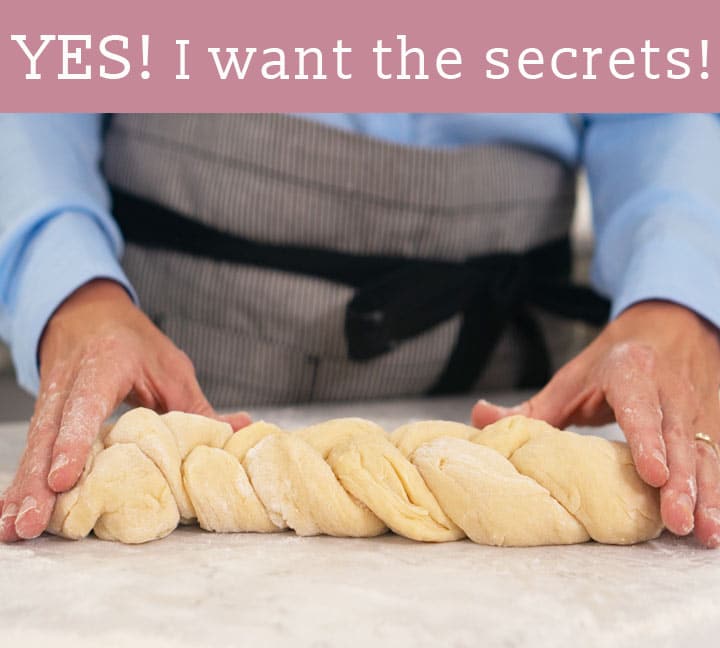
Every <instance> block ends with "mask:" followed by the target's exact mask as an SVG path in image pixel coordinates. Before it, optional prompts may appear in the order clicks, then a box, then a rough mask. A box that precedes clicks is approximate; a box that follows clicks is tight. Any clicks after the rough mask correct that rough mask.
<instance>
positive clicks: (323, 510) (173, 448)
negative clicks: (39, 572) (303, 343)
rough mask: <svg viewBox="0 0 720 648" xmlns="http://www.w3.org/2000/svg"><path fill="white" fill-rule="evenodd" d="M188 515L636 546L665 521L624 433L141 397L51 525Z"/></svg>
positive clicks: (271, 524)
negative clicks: (236, 415) (238, 420)
mask: <svg viewBox="0 0 720 648" xmlns="http://www.w3.org/2000/svg"><path fill="white" fill-rule="evenodd" d="M195 520H197V522H198V523H199V525H200V526H201V527H202V528H203V529H206V530H208V531H217V532H225V533H228V532H260V533H271V532H275V531H282V530H284V529H288V528H289V529H292V530H294V531H295V532H296V533H297V534H299V535H317V534H328V535H333V536H351V537H371V536H376V535H379V534H382V533H385V532H386V531H387V530H388V529H390V530H392V531H394V532H395V533H397V534H399V535H403V536H405V537H407V538H412V539H413V540H419V541H425V542H446V541H450V540H458V539H460V538H464V537H466V536H467V537H469V538H470V539H471V540H473V541H475V542H478V543H481V544H490V545H500V546H532V545H545V544H570V543H576V542H585V541H587V540H589V539H591V538H592V539H593V540H596V541H598V542H604V543H612V544H631V543H635V542H642V541H645V540H649V539H651V538H655V537H657V536H658V535H659V534H660V532H661V531H662V523H661V520H660V511H659V499H658V492H657V490H656V489H654V488H651V487H649V486H647V485H646V484H645V483H643V482H642V481H641V480H640V478H639V477H638V475H637V473H636V472H635V468H634V467H633V463H632V458H631V456H630V451H629V449H628V447H627V445H626V444H624V443H619V442H613V441H607V440H605V439H601V438H598V437H591V436H581V435H578V434H574V433H572V432H566V431H561V430H557V429H555V428H553V427H551V426H550V425H547V424H546V423H543V422H542V421H536V420H532V419H528V418H525V417H522V416H514V417H511V418H507V419H503V420H501V421H499V422H497V423H495V424H493V425H490V426H488V427H486V428H484V429H483V430H477V429H475V428H472V427H469V426H466V425H462V424H459V423H451V422H448V421H424V422H420V423H412V424H410V425H405V426H403V427H401V428H399V429H398V430H395V432H393V433H392V434H391V435H389V436H388V435H387V434H386V433H385V432H384V431H383V430H382V428H380V427H378V426H377V425H375V424H374V423H371V422H370V421H366V420H363V419H358V418H351V419H337V420H333V421H327V422H325V423H321V424H319V425H314V426H312V427H308V428H305V429H303V430H300V431H298V432H293V433H288V432H284V431H282V430H280V429H279V428H277V427H275V426H274V425H270V424H268V423H264V422H260V423H254V424H252V425H250V426H249V427H246V428H243V429H241V430H239V431H237V432H235V433H233V431H232V429H231V428H230V426H229V425H228V424H226V423H221V422H218V421H214V420H211V419H207V418H204V417H201V416H197V415H193V414H183V413H180V412H171V413H169V414H165V415H162V416H160V415H158V414H156V413H155V412H152V411H150V410H147V409H143V408H138V409H135V410H131V411H130V412H128V413H126V414H125V415H124V416H122V417H121V418H120V419H119V420H118V422H117V423H116V424H115V426H114V427H112V428H110V429H108V430H105V432H104V433H103V434H102V435H101V437H100V438H99V439H98V440H97V441H96V442H95V444H94V446H93V448H92V451H91V453H90V456H89V458H88V461H87V464H86V466H85V471H84V473H83V475H82V477H81V479H80V481H79V482H78V484H77V485H76V486H75V487H74V488H73V489H72V490H70V491H68V492H67V493H64V494H62V495H60V496H59V497H58V499H57V503H56V506H55V510H54V512H53V516H52V519H51V521H50V527H49V531H50V532H52V533H55V534H57V535H61V536H64V537H66V538H74V539H77V538H82V537H84V536H86V535H88V534H89V533H90V531H94V532H95V535H96V536H98V537H99V538H103V539H105V540H119V541H120V542H127V543H139V542H147V541H149V540H156V539H158V538H162V537H164V536H166V535H168V534H169V533H171V532H172V531H173V529H175V528H176V527H177V525H178V524H179V523H192V522H194V521H195Z"/></svg>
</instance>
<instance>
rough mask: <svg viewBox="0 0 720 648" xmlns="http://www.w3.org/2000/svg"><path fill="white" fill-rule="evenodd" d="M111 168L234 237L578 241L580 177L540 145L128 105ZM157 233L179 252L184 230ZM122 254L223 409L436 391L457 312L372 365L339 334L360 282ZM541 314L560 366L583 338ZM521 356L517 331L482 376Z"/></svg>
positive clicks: (450, 251)
mask: <svg viewBox="0 0 720 648" xmlns="http://www.w3.org/2000/svg"><path fill="white" fill-rule="evenodd" d="M104 171H105V174H106V177H107V179H108V181H109V183H110V185H111V186H113V187H115V188H117V189H119V190H121V191H124V192H127V193H129V194H132V195H134V196H138V197H140V198H142V199H147V200H149V201H152V203H154V204H159V205H162V206H165V207H167V208H169V209H170V210H173V212H177V213H179V214H182V215H184V216H186V217H190V218H191V219H194V220H196V221H199V222H200V223H203V224H205V225H207V226H209V227H210V228H212V230H215V231H219V232H223V233H227V234H228V235H229V236H230V235H233V236H237V237H242V238H243V239H246V240H249V241H255V242H259V243H264V244H274V245H277V246H280V248H282V246H301V247H303V248H308V249H322V250H332V251H337V252H341V253H347V254H350V255H353V257H354V258H362V257H363V256H364V255H367V256H390V257H402V258H407V259H435V260H440V261H443V260H444V261H456V262H457V261H463V260H465V259H467V258H469V257H477V256H479V255H484V254H492V253H498V252H523V251H526V250H530V249H532V248H536V247H538V246H541V245H542V244H544V243H547V242H549V241H553V240H557V239H562V238H563V237H566V236H567V234H568V230H569V226H570V221H571V215H572V209H573V204H574V189H575V174H574V171H573V170H571V169H569V168H567V167H566V166H564V165H563V164H562V163H561V162H559V161H558V160H556V159H554V158H550V157H547V156H545V155H543V154H541V153H538V152H535V151H530V150H525V149H522V148H517V147H504V146H475V147H468V148H462V149H452V150H436V149H432V150H430V149H422V148H414V147H406V146H401V145H396V144H392V143H386V142H383V141H379V140H375V139H371V138H368V137H365V136H362V135H357V134H353V133H347V132H342V131H338V130H335V129H332V128H330V127H327V126H324V125H321V124H317V123H314V122H310V121H307V120H303V119H301V118H295V117H289V116H284V115H117V116H115V117H113V119H112V121H111V122H110V125H109V128H108V131H107V138H106V146H105V158H104ZM121 226H122V222H121ZM170 229H172V228H170ZM161 236H167V239H168V241H170V245H168V246H167V247H169V248H172V238H173V231H166V232H162V234H161ZM123 265H124V268H125V270H126V272H127V275H128V278H129V279H130V281H131V282H132V284H133V285H134V287H135V289H136V290H137V292H138V295H139V297H140V300H141V305H142V307H143V309H144V310H145V311H146V312H147V313H148V315H149V316H150V317H151V318H152V319H153V321H155V322H156V324H157V325H158V326H160V327H161V328H162V330H163V331H165V333H166V334H167V335H168V336H169V337H170V338H171V339H172V340H173V341H174V342H175V343H176V344H177V345H178V346H179V347H180V348H182V349H183V350H184V351H186V352H187V353H188V355H189V356H190V357H191V358H192V360H193V361H194V363H195V367H196V371H197V374H198V379H199V381H200V383H201V385H202V387H203V388H204V390H205V392H206V394H207V395H208V397H209V399H210V400H211V402H213V404H215V405H216V406H218V407H236V406H240V405H243V406H245V405H257V404H271V403H289V402H307V401H313V400H338V399H363V398H377V397H397V396H405V395H413V394H422V393H426V392H427V391H428V389H430V388H431V387H432V386H433V385H434V384H435V383H436V381H437V380H438V377H439V376H440V375H441V374H442V372H443V370H444V368H445V366H446V364H447V362H448V357H449V356H450V354H451V352H452V350H453V348H454V347H455V344H456V341H457V337H458V333H459V330H460V325H461V321H462V314H456V315H454V316H452V317H449V318H447V319H445V320H444V321H443V322H441V323H439V324H437V325H435V326H433V327H432V328H430V329H429V330H427V331H424V332H422V333H420V334H418V335H416V336H414V337H412V338H410V339H407V340H404V341H403V342H402V343H401V344H398V345H397V346H396V347H395V348H392V349H391V350H389V351H387V352H386V353H383V354H381V355H379V356H377V357H374V358H372V359H369V360H361V361H360V360H354V359H351V358H350V357H349V356H348V347H347V340H346V334H345V325H346V307H347V305H348V302H349V300H351V299H352V297H353V294H354V292H355V291H354V288H353V287H352V286H348V285H345V284H343V283H341V282H336V281H332V280H328V279H324V278H319V277H315V276H309V275H303V274H297V273H292V272H287V271H279V270H277V269H274V268H268V267H259V266H258V265H253V264H245V263H237V262H228V261H227V260H217V259H214V258H212V257H211V255H210V256H208V255H207V254H206V255H204V256H203V255H196V254H188V253H186V252H184V251H181V250H173V249H157V248H153V247H148V246H147V245H142V244H137V243H134V242H133V240H132V238H131V240H128V242H127V248H126V253H125V256H124V258H123ZM409 316H412V314H409ZM540 322H541V326H542V328H543V329H544V331H545V333H546V337H547V338H548V340H549V348H550V351H551V355H552V356H553V362H554V364H556V365H557V364H558V363H559V362H561V361H563V360H565V359H566V358H567V356H568V355H569V353H572V352H573V350H574V346H577V345H573V344H572V341H571V338H572V335H573V333H572V329H571V328H570V327H569V326H567V325H565V323H564V322H563V323H562V324H561V322H560V320H558V319H557V318H555V317H550V316H546V315H542V316H541V317H540ZM548 334H549V335H548ZM521 356H522V347H521V346H519V345H518V343H517V339H516V334H515V332H514V331H513V330H510V329H508V330H507V331H506V332H505V333H504V334H503V335H502V337H501V339H500V341H499V342H498V344H497V345H496V347H495V349H494V351H493V353H492V357H491V359H490V361H489V362H488V364H487V366H486V367H485V368H484V369H483V371H482V372H481V373H480V372H478V379H477V381H475V384H474V386H475V388H476V389H490V388H508V387H514V386H516V385H517V382H518V376H519V371H520V366H521V364H522V360H523V359H522V357H521Z"/></svg>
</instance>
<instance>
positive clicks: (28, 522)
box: [0, 377, 68, 542]
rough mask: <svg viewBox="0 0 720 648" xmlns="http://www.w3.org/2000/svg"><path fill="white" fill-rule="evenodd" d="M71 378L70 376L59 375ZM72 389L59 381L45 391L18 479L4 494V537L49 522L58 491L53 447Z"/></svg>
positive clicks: (37, 530) (0, 529) (35, 530)
mask: <svg viewBox="0 0 720 648" xmlns="http://www.w3.org/2000/svg"><path fill="white" fill-rule="evenodd" d="M58 380H68V378H67V377H66V378H63V379H61V378H58ZM67 394H68V391H67V388H65V387H60V386H59V383H58V382H56V381H51V382H50V384H49V386H48V387H47V388H46V389H44V390H43V391H42V392H41V396H40V398H39V399H38V402H37V405H36V411H35V415H34V416H33V420H32V422H31V423H30V431H29V433H28V444H27V447H26V449H25V452H24V453H23V456H22V459H21V460H20V466H19V468H18V470H17V473H16V475H15V479H14V481H13V483H12V485H11V486H10V488H9V489H8V490H7V492H6V493H5V496H4V506H3V513H2V517H1V518H0V541H2V542H14V541H15V540H18V539H20V538H25V539H29V538H34V537H37V536H38V535H40V534H41V533H42V532H43V530H44V529H45V527H46V526H47V523H48V520H49V519H50V515H51V514H52V508H53V505H54V503H55V494H54V493H53V492H52V490H50V488H49V487H48V484H47V475H48V471H49V467H50V457H51V454H52V447H53V443H54V441H55V437H56V435H57V430H58V426H59V424H60V419H61V416H62V410H63V404H64V402H65V398H66V397H67Z"/></svg>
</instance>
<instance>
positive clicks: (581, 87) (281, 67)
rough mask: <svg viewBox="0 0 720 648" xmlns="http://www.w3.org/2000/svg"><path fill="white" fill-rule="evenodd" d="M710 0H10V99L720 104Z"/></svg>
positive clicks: (238, 104)
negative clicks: (671, 0)
mask: <svg viewBox="0 0 720 648" xmlns="http://www.w3.org/2000/svg"><path fill="white" fill-rule="evenodd" d="M719 24H720V3H718V2H717V0H702V1H701V0H686V1H685V2H683V3H663V2H658V1H657V0H655V1H651V0H624V1H622V2H620V1H618V0H605V1H604V2H592V3H591V2H583V1H582V0H572V1H571V0H548V1H546V2H517V1H513V0H511V1H506V2H494V3H492V4H491V3H489V2H470V1H463V2H460V1H457V0H444V2H433V3H421V2H419V0H415V1H414V2H407V1H405V0H402V1H397V0H396V1H391V0H385V1H379V0H363V1H362V2H355V3H351V2H339V1H338V0H334V1H333V0H307V1H305V2H302V1H296V2H256V3H252V4H250V3H247V2H238V1H221V0H203V1H202V2H194V1H193V2H189V1H182V2H180V1H175V2H169V1H168V2H158V1H156V2H152V1H148V0H144V1H143V2H140V1H138V0H122V1H120V2H117V3H109V2H100V1H98V0H69V1H66V2H56V1H55V2H53V1H49V0H42V1H35V2H23V3H20V2H18V1H10V0H5V2H4V3H3V5H2V7H1V8H0V84H1V86H0V87H1V91H0V109H1V110H3V111H84V112H102V111H108V112H122V111H172V112H220V111H223V112H225V111H231V112H246V111H247V112H250V111H263V112H269V111H278V112H302V111H314V112H331V111H344V112H364V111H413V112H417V111H427V112H435V111H438V112H440V111H452V112H455V111H483V112H491V111H518V112H524V111H564V112H566V111H570V112H582V111H720V53H719V52H720V35H719V34H718V25H719Z"/></svg>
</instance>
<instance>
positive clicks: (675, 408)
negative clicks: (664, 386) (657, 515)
mask: <svg viewBox="0 0 720 648" xmlns="http://www.w3.org/2000/svg"><path fill="white" fill-rule="evenodd" d="M674 391H675V393H674V394H673V396H674V398H673V399H672V401H671V400H669V399H663V413H664V414H663V423H662V427H663V437H664V439H665V444H666V446H667V463H668V468H669V471H670V474H669V477H668V479H667V482H666V483H665V485H664V486H663V487H662V489H661V490H660V511H661V513H662V519H663V522H664V523H665V526H666V527H667V528H668V529H669V530H670V531H672V532H673V533H675V534H677V535H687V534H688V533H690V531H692V529H693V525H694V510H695V502H696V499H697V481H696V477H695V472H696V471H695V443H694V441H693V433H694V432H693V420H692V418H691V416H690V408H689V406H688V403H687V399H683V398H682V393H681V391H680V389H676V390H674ZM693 413H694V412H693Z"/></svg>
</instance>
